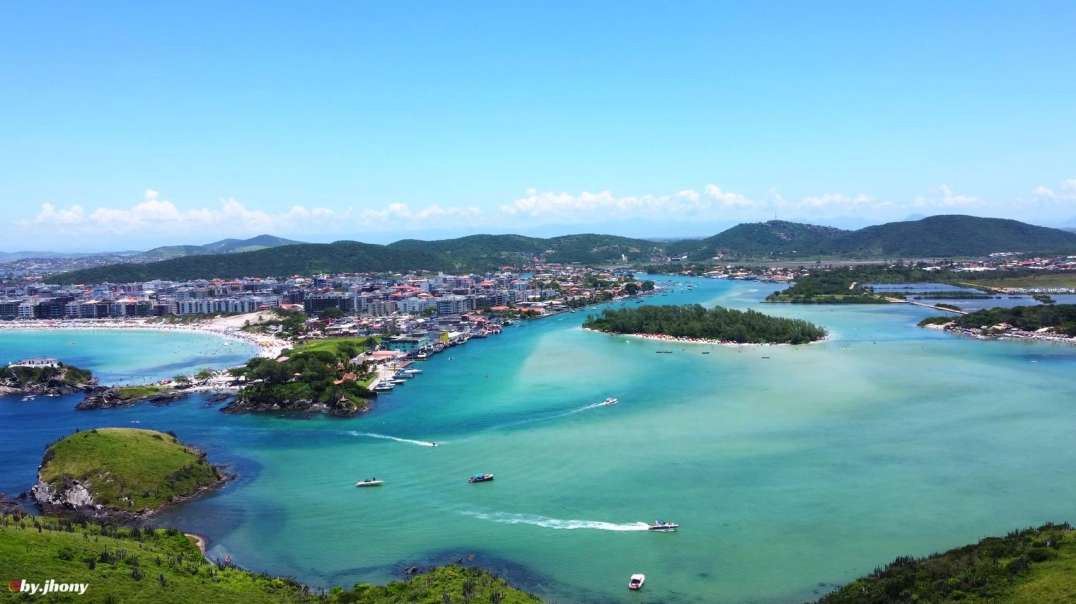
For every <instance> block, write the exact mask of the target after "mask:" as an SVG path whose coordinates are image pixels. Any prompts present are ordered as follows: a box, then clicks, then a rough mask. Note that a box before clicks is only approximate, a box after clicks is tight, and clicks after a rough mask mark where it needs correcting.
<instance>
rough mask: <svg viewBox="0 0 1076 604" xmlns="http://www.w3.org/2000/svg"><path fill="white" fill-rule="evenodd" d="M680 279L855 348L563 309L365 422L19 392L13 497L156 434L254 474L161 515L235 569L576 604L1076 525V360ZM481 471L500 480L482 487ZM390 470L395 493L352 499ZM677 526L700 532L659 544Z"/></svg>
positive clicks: (702, 595) (460, 360)
mask: <svg viewBox="0 0 1076 604" xmlns="http://www.w3.org/2000/svg"><path fill="white" fill-rule="evenodd" d="M660 281H662V282H664V283H666V284H668V285H670V286H672V287H673V288H674V289H673V291H672V292H671V293H669V294H667V295H659V296H656V297H654V298H652V299H650V300H649V302H650V303H680V302H700V303H707V304H711V303H717V304H722V305H726V306H733V307H740V308H746V307H755V308H759V309H761V310H764V311H766V312H770V313H773V314H781V315H784V316H795V317H802V318H806V319H809V320H811V321H814V322H816V323H818V324H820V325H822V326H824V327H826V328H827V329H829V330H830V332H831V338H830V339H829V340H827V341H825V342H820V343H815V344H811V345H807V346H801V347H787V346H768V347H756V346H745V347H726V346H708V345H687V344H683V345H681V344H674V345H670V344H668V343H662V342H652V341H645V340H640V339H634V338H627V337H618V336H608V335H604V334H598V333H591V332H586V331H583V330H582V329H580V327H579V323H580V322H581V321H582V319H583V317H584V316H585V315H586V314H587V313H586V312H578V313H570V314H564V315H560V316H557V317H553V318H550V319H544V320H541V321H537V322H532V323H529V324H526V325H523V326H520V327H513V328H509V329H507V330H505V332H504V333H503V334H502V335H500V336H496V337H491V338H487V339H485V340H475V341H472V342H471V343H469V344H467V345H466V346H462V347H457V348H453V349H450V350H448V351H446V352H444V353H442V354H440V355H437V356H435V357H434V358H433V359H431V360H430V361H427V362H425V363H423V364H421V365H419V366H420V367H421V368H423V369H424V370H425V372H424V373H423V374H421V375H420V376H418V377H416V378H415V379H413V380H411V381H410V382H409V383H407V384H405V385H403V386H401V387H399V388H398V389H397V391H395V392H393V393H391V394H389V395H387V396H382V397H381V398H380V399H379V400H378V402H377V406H376V409H375V410H374V411H373V412H372V413H370V414H368V415H366V416H363V417H358V418H353V419H347V420H339V419H328V418H318V419H311V420H288V419H280V418H271V417H253V416H238V417H237V416H222V415H221V414H219V413H218V412H217V411H216V410H214V409H212V408H204V405H203V403H202V402H201V401H200V400H197V399H195V400H190V401H188V402H186V403H181V404H177V405H173V406H171V407H153V406H141V407H137V408H134V409H124V410H116V411H97V412H78V413H76V412H74V411H70V410H69V409H70V407H72V406H73V401H72V400H53V401H50V402H48V403H42V404H37V403H36V402H35V403H34V404H28V403H19V402H17V401H12V400H11V399H10V398H9V399H5V400H4V401H2V402H0V442H3V443H4V444H2V445H0V454H2V455H3V458H4V459H5V460H8V459H10V460H12V461H13V462H14V463H13V464H12V466H11V467H12V468H13V469H14V471H13V472H11V473H9V474H8V475H6V476H3V477H0V490H6V491H8V492H13V491H17V490H21V489H25V488H27V487H28V486H29V484H30V483H31V482H32V480H33V472H34V470H35V468H36V465H37V463H38V460H39V456H40V453H41V450H42V448H43V447H44V445H45V443H47V442H48V441H49V440H51V439H52V438H55V437H57V436H59V435H62V434H64V433H66V432H68V431H70V430H71V429H73V428H74V427H76V426H79V427H91V426H94V425H97V426H103V425H132V424H131V423H130V422H132V421H139V422H141V424H140V425H142V426H146V427H157V428H161V429H172V430H175V432H176V433H177V434H178V435H179V436H180V438H183V439H185V440H188V441H190V442H192V443H194V444H197V445H199V446H202V447H204V448H206V449H208V450H209V452H210V456H211V458H212V459H214V460H217V461H222V462H224V463H228V464H231V465H232V466H233V468H234V469H235V470H236V471H237V472H238V473H239V475H240V479H239V480H238V481H235V482H233V483H231V484H229V485H228V486H227V487H226V488H225V489H224V490H223V491H221V492H220V493H218V494H216V495H214V496H212V497H209V498H206V499H202V500H199V501H196V502H193V503H191V504H188V505H186V506H184V507H182V508H179V509H177V510H174V511H172V512H169V513H168V514H166V515H165V516H164V517H163V518H162V521H163V522H170V523H175V524H178V525H179V526H181V527H182V528H185V529H188V530H193V531H196V532H200V533H203V534H205V535H207V536H208V537H209V539H210V543H211V554H212V555H230V556H232V557H233V558H234V559H235V560H236V561H238V562H239V563H240V564H241V565H243V566H246V567H249V568H254V569H258V570H264V571H268V572H272V573H277V574H284V575H291V576H295V577H296V578H298V579H300V580H303V581H307V582H310V583H312V584H315V585H319V586H326V585H330V584H349V583H352V582H356V581H385V580H388V579H390V578H392V577H393V576H394V574H396V573H398V572H399V570H400V569H401V568H402V567H403V566H406V565H409V564H416V563H418V564H421V563H425V562H445V561H452V560H458V559H464V560H468V559H470V560H471V561H472V562H473V563H477V564H482V565H486V566H491V567H493V568H495V569H496V570H498V571H500V572H502V573H505V574H507V575H508V576H509V577H510V578H511V579H513V580H515V581H518V582H520V583H521V584H522V585H523V586H524V587H526V588H528V589H532V590H535V591H537V592H539V593H540V594H542V595H544V596H546V597H548V598H551V599H552V598H555V599H556V600H557V601H559V602H584V601H588V602H589V601H595V602H597V601H620V600H623V599H625V598H626V589H625V583H626V581H627V578H628V576H629V575H630V574H631V573H633V572H645V573H646V574H647V577H648V580H647V587H646V591H645V593H642V594H636V596H633V599H638V600H640V601H653V602H656V601H662V602H791V601H802V600H804V599H808V598H811V597H813V596H815V595H816V594H818V593H821V592H823V591H824V590H825V589H827V588H828V587H829V586H830V584H832V583H839V582H843V581H847V580H848V579H851V578H853V577H855V576H858V575H860V574H863V573H865V572H869V571H870V570H872V569H873V568H874V567H875V566H876V565H878V564H881V563H884V562H886V561H888V560H890V559H892V558H893V557H895V556H897V555H900V554H926V553H929V552H932V551H935V550H939V549H944V548H948V547H952V546H955V545H959V544H963V543H967V542H969V541H973V540H975V539H978V538H979V537H982V536H985V535H988V534H998V533H1004V532H1006V531H1008V530H1010V529H1013V528H1017V527H1021V526H1026V525H1029V524H1035V523H1039V522H1043V521H1046V520H1071V519H1073V517H1074V516H1076V513H1074V509H1073V508H1074V506H1073V504H1072V502H1073V501H1076V484H1074V483H1073V482H1072V481H1068V480H1064V479H1063V477H1064V476H1067V475H1068V473H1069V472H1070V471H1071V468H1072V467H1073V465H1074V463H1076V449H1074V448H1073V447H1072V446H1071V443H1072V433H1073V428H1076V384H1074V383H1073V381H1072V380H1071V375H1073V371H1074V369H1076V348H1074V347H1069V346H1063V345H1051V344H1042V343H1022V342H982V341H975V340H969V339H963V338H960V337H956V336H952V335H950V334H945V333H940V332H937V331H933V330H924V329H919V328H917V327H916V326H915V324H916V322H917V321H918V320H919V319H921V318H922V317H924V316H927V315H929V314H931V313H932V311H930V310H928V309H921V308H914V307H910V306H905V305H886V306H858V305H849V306H784V305H782V306H777V305H772V306H771V305H763V304H760V303H759V301H760V300H761V299H762V298H763V297H765V295H766V294H767V293H768V292H769V291H772V289H773V286H769V285H766V284H759V283H750V282H748V283H744V282H728V281H716V280H706V279H689V278H675V279H674V278H668V279H665V278H663V279H660ZM689 284H690V285H692V286H694V287H693V288H692V289H689V288H688V287H687V286H688V285H689ZM2 338H3V334H0V350H3V348H2V346H3V339H2ZM656 350H672V351H673V354H655V351H656ZM703 352H709V354H702V353H703ZM55 354H57V356H59V353H55ZM27 356H28V355H27ZM764 357H767V358H764ZM90 367H91V368H93V365H90ZM130 371H131V372H133V373H137V371H135V370H134V369H131V370H130ZM608 396H616V397H618V398H619V399H620V403H619V404H618V405H615V406H611V407H596V406H594V403H597V402H600V401H601V400H603V399H604V398H605V397H608ZM50 405H51V406H50ZM386 437H391V438H386ZM394 439H398V440H394ZM431 442H436V443H438V446H437V447H431V446H429V444H430V443H431ZM476 472H493V473H495V474H496V480H495V481H493V482H491V483H485V484H478V485H471V484H467V483H466V477H467V476H468V475H470V474H473V473H476ZM369 476H377V477H378V478H380V479H383V480H385V481H386V485H385V486H384V487H381V488H377V489H356V488H354V487H353V486H352V484H353V483H354V481H355V480H358V479H360V478H366V477H369ZM658 518H660V519H663V520H673V521H676V522H679V523H680V524H681V525H682V529H681V531H680V532H678V533H661V534H656V533H650V532H647V531H641V530H637V529H638V528H640V527H639V524H638V523H639V522H643V521H652V520H655V519H658Z"/></svg>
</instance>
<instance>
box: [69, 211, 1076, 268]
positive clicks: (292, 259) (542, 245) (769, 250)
mask: <svg viewBox="0 0 1076 604" xmlns="http://www.w3.org/2000/svg"><path fill="white" fill-rule="evenodd" d="M997 251H1020V252H1042V253H1049V252H1071V251H1076V234H1074V233H1069V232H1066V231H1062V230H1058V229H1049V228H1044V227H1038V226H1033V225H1029V224H1024V223H1022V222H1017V221H1015V220H1002V219H997V218H977V217H974V216H932V217H929V218H924V219H922V220H916V221H909V222H892V223H888V224H883V225H878V226H872V227H867V228H865V229H860V230H858V231H842V230H840V229H835V228H831V227H824V226H817V225H810V224H798V223H791V222H781V221H771V222H767V223H759V224H741V225H738V226H735V227H733V228H731V229H728V230H726V231H724V232H722V233H719V234H717V235H715V236H713V237H709V238H707V239H697V240H683V241H677V242H672V243H666V244H663V243H659V242H653V241H646V240H643V239H631V238H627V237H616V236H613V235H592V234H587V235H565V236H563V237H553V238H550V239H541V238H537V237H524V236H521V235H472V236H469V237H461V238H458V239H444V240H439V241H420V240H417V239H406V240H402V241H397V242H395V243H392V244H389V245H373V244H368V243H358V242H355V241H338V242H336V243H332V244H312V243H305V244H297V245H285V246H282V247H276V248H271V249H260V250H256V251H249V252H243V253H225V254H206V255H197V256H187V257H180V258H173V259H169V260H164V261H161V262H150V263H145V264H130V263H128V264H116V265H109V266H102V267H95V268H88V269H83V270H78V271H72V272H69V273H63V274H59V275H55V276H53V277H52V278H50V281H51V282H53V283H59V284H73V283H99V282H105V281H109V282H131V281H146V280H149V279H173V280H184V279H197V278H211V277H221V278H234V277H244V276H276V277H281V276H288V275H294V274H313V273H319V272H332V273H336V272H389V271H411V270H447V271H482V270H490V269H495V268H497V267H500V266H504V265H509V266H515V267H519V266H524V265H526V264H528V263H529V262H530V261H531V260H532V259H534V258H542V259H544V260H546V261H550V262H582V263H587V264H607V263H619V262H624V261H627V262H635V263H646V262H649V261H650V260H651V258H654V257H658V256H663V255H666V254H672V255H676V256H679V255H687V256H688V257H689V258H691V259H708V258H711V257H713V256H715V255H717V254H725V255H728V256H731V257H743V258H748V257H750V258H775V257H776V258H792V257H795V258H811V257H844V258H849V257H856V258H909V257H945V256H981V255H985V254H988V253H991V252H997Z"/></svg>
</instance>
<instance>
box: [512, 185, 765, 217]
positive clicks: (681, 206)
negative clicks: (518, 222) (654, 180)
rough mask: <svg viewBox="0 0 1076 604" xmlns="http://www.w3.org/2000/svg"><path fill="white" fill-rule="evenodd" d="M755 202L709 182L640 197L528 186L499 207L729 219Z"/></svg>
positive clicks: (547, 213)
mask: <svg viewBox="0 0 1076 604" xmlns="http://www.w3.org/2000/svg"><path fill="white" fill-rule="evenodd" d="M756 205H757V203H756V202H755V201H753V200H751V199H750V198H748V197H747V196H745V195H741V194H740V193H732V192H729V191H723V190H721V188H720V187H718V186H717V185H712V184H711V185H707V186H706V187H705V188H704V189H703V191H702V192H701V193H700V192H699V191H696V190H693V189H685V190H682V191H678V192H676V193H673V194H671V195H652V194H648V195H640V196H634V195H626V196H620V195H614V194H613V193H612V192H610V191H600V192H597V193H591V192H586V191H584V192H582V193H564V192H560V193H558V192H552V191H538V190H536V189H528V190H527V192H526V194H525V195H524V196H523V197H520V198H518V199H516V200H514V201H512V202H511V203H507V204H503V205H502V206H501V208H500V209H501V212H502V213H503V214H505V215H507V216H510V217H525V218H531V219H547V220H556V221H564V222H587V221H592V220H594V219H631V218H662V219H666V220H677V219H689V218H728V217H730V215H729V214H728V212H727V211H728V210H732V209H740V210H742V209H746V208H751V207H754V206H756Z"/></svg>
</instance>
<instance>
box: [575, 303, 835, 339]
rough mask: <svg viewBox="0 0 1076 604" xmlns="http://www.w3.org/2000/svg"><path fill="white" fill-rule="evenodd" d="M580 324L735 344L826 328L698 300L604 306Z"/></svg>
mask: <svg viewBox="0 0 1076 604" xmlns="http://www.w3.org/2000/svg"><path fill="white" fill-rule="evenodd" d="M583 327H585V328H587V329H594V330H597V331H603V332H606V333H616V334H634V335H645V336H655V337H668V338H675V339H683V340H708V341H717V342H727V343H736V344H806V343H808V342H813V341H815V340H821V339H822V338H824V337H826V330H825V329H822V328H821V327H819V326H817V325H814V324H813V323H809V322H807V321H804V320H801V319H786V318H783V317H772V316H770V315H766V314H763V313H760V312H757V311H754V310H746V311H742V310H734V309H729V308H722V307H720V306H716V307H714V308H709V309H708V308H704V307H702V306H701V305H698V304H686V305H683V306H639V307H636V308H623V309H605V310H603V311H602V313H601V314H600V315H597V316H593V315H592V316H590V317H587V319H586V321H584V322H583Z"/></svg>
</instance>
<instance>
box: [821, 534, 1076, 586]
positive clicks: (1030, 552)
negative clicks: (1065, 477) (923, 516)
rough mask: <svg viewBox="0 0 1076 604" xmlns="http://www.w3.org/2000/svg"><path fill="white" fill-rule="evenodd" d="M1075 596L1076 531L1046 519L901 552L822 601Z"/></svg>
mask: <svg viewBox="0 0 1076 604" xmlns="http://www.w3.org/2000/svg"><path fill="white" fill-rule="evenodd" d="M1074 601H1076V531H1074V530H1073V529H1072V527H1071V526H1069V525H1068V524H1060V525H1058V524H1045V525H1043V526H1041V527H1039V528H1033V529H1025V530H1022V531H1013V532H1011V533H1009V534H1008V535H1006V536H1004V537H988V538H986V539H983V540H982V541H980V542H978V543H976V544H974V545H966V546H964V547H959V548H956V549H952V550H949V551H947V552H944V553H940V554H934V555H932V556H928V557H926V558H909V557H900V558H897V559H896V560H894V561H893V562H891V563H890V564H889V565H887V566H886V567H884V568H880V569H878V570H876V571H874V572H873V573H871V574H870V575H868V576H866V577H863V578H861V579H857V580H856V581H854V582H852V583H849V584H848V585H845V586H844V587H842V588H840V589H838V590H837V591H835V592H833V593H831V594H829V595H827V596H825V597H824V598H822V599H820V600H819V601H818V603H819V604H883V603H890V602H996V603H1014V604H1045V603H1050V602H1074Z"/></svg>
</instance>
